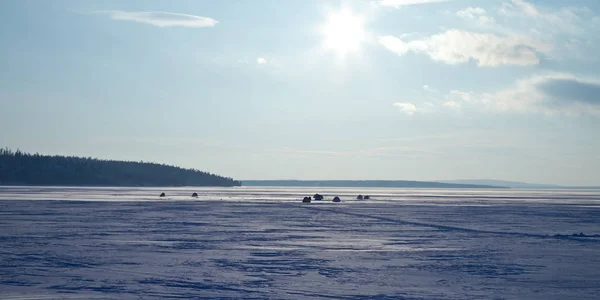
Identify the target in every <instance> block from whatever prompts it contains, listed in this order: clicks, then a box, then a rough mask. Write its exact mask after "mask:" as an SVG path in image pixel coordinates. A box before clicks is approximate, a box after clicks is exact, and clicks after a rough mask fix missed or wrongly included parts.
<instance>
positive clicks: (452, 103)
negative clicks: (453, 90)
mask: <svg viewBox="0 0 600 300" xmlns="http://www.w3.org/2000/svg"><path fill="white" fill-rule="evenodd" d="M444 106H446V107H450V108H454V109H460V103H458V102H456V101H452V100H451V101H446V102H444Z"/></svg>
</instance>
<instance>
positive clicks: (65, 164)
mask: <svg viewBox="0 0 600 300" xmlns="http://www.w3.org/2000/svg"><path fill="white" fill-rule="evenodd" d="M0 184H1V185H19V184H23V185H92V186H241V185H242V183H241V182H240V181H236V180H234V179H232V178H229V177H223V176H218V175H215V174H211V173H207V172H203V171H199V170H196V169H183V168H179V167H174V166H169V165H165V164H156V163H147V162H133V161H116V160H102V159H96V158H91V157H88V158H84V157H75V156H59V155H54V156H50V155H40V154H37V153H36V154H29V153H25V152H22V151H20V150H17V151H12V150H10V149H8V148H5V149H0Z"/></svg>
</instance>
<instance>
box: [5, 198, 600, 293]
mask: <svg viewBox="0 0 600 300" xmlns="http://www.w3.org/2000/svg"><path fill="white" fill-rule="evenodd" d="M161 192H165V193H166V195H167V196H166V197H165V198H159V197H158V195H159V194H160V193H161ZM192 192H198V194H199V197H198V198H192V197H191V194H192ZM316 192H318V193H320V194H323V195H324V196H325V199H324V200H323V201H313V202H312V203H301V200H302V198H303V197H304V196H310V195H313V194H314V193H316ZM358 194H367V195H370V196H371V199H370V200H355V199H356V195H358ZM333 196H339V197H340V198H341V199H342V202H341V203H332V202H331V199H332V198H333ZM599 216H600V191H594V190H577V191H569V190H549V191H542V190H540V191H534V190H455V189H452V190H443V189H439V190H427V189H360V190H352V189H341V188H338V189H334V188H329V189H326V188H323V189H320V190H316V189H315V188H264V187H260V188H259V187H255V188H247V187H243V188H162V189H159V188H77V187H0V299H352V300H357V299H600V272H598V266H600V218H599Z"/></svg>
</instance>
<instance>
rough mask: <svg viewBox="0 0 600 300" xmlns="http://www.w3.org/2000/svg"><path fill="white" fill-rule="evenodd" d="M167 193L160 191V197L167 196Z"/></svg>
mask: <svg viewBox="0 0 600 300" xmlns="http://www.w3.org/2000/svg"><path fill="white" fill-rule="evenodd" d="M166 196H167V195H166V194H165V193H160V196H159V197H166Z"/></svg>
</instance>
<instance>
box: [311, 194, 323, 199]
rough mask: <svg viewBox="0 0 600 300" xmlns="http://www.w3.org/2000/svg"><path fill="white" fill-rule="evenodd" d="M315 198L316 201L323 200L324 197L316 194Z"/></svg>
mask: <svg viewBox="0 0 600 300" xmlns="http://www.w3.org/2000/svg"><path fill="white" fill-rule="evenodd" d="M313 198H315V200H323V195H319V194H315V195H314V196H313Z"/></svg>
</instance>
